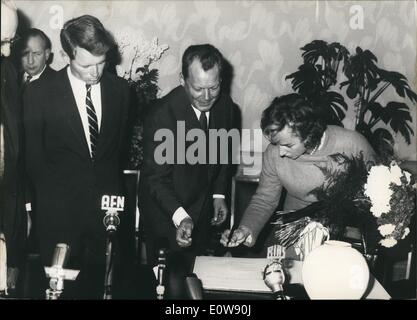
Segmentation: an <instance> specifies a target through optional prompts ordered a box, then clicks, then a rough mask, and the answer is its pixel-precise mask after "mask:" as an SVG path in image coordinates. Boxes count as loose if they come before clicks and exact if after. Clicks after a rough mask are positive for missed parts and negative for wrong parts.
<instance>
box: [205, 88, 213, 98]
mask: <svg viewBox="0 0 417 320" xmlns="http://www.w3.org/2000/svg"><path fill="white" fill-rule="evenodd" d="M210 98H211V94H210V90H209V89H205V90H204V99H206V100H210Z"/></svg>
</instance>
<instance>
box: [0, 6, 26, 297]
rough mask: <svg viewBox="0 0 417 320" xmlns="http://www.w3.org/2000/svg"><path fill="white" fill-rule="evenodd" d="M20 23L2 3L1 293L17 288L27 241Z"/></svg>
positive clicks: (0, 146) (13, 9)
mask: <svg viewBox="0 0 417 320" xmlns="http://www.w3.org/2000/svg"><path fill="white" fill-rule="evenodd" d="M17 24H18V18H17V10H16V7H15V6H14V4H13V3H12V2H11V1H7V0H1V105H0V234H1V233H4V236H1V235H0V242H1V243H0V247H1V248H3V254H4V250H5V246H4V239H5V242H6V244H7V260H6V261H5V259H2V260H1V261H0V264H1V265H0V269H2V268H3V270H4V269H5V267H6V266H7V283H6V284H5V281H4V271H3V273H1V270H0V291H1V290H3V291H4V290H7V289H15V287H16V282H17V277H18V270H19V269H18V267H19V265H20V264H21V262H22V259H21V258H22V257H23V252H24V250H23V248H24V241H25V232H24V226H25V220H24V219H25V210H24V200H23V199H24V198H23V192H22V185H23V184H22V172H23V167H22V166H21V163H22V153H21V150H22V130H21V103H20V96H19V88H18V84H17V74H16V70H15V69H14V67H13V65H12V63H11V62H10V61H9V59H7V57H8V56H9V55H10V52H11V47H12V45H13V44H14V43H15V41H16V40H17V37H16V29H17ZM1 239H3V240H1ZM0 251H1V249H0ZM0 255H1V252H0ZM2 277H3V279H2Z"/></svg>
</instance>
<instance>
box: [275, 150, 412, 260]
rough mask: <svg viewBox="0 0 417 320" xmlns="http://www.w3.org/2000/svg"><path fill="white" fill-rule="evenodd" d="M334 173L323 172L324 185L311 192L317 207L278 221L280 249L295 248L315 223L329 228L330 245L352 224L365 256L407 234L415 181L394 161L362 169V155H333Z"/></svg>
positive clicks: (311, 207) (280, 218)
mask: <svg viewBox="0 0 417 320" xmlns="http://www.w3.org/2000/svg"><path fill="white" fill-rule="evenodd" d="M330 158H331V159H332V160H333V161H336V162H337V163H338V164H339V165H341V166H339V167H338V168H336V169H335V168H327V167H325V168H321V167H319V168H320V169H321V170H322V172H323V174H324V176H325V182H324V183H323V185H322V186H320V187H318V188H316V189H314V190H312V191H310V194H312V195H314V196H316V198H317V200H318V201H317V202H314V203H312V204H310V205H309V206H307V207H305V208H303V209H300V210H297V211H294V212H291V213H287V214H285V215H283V214H279V215H277V221H276V222H275V223H274V224H276V229H277V231H275V237H276V239H277V240H278V241H279V243H280V244H283V245H285V244H288V243H289V244H293V243H296V241H297V238H299V237H300V234H301V230H302V229H301V228H305V225H306V223H302V222H303V221H307V222H310V221H317V222H320V223H322V224H323V226H324V227H326V228H329V231H330V237H331V238H332V239H342V240H343V238H344V234H345V230H346V226H350V224H349V223H351V222H352V221H354V223H355V225H354V226H356V227H358V228H359V229H360V231H361V234H362V239H363V249H364V251H365V252H364V253H365V254H367V251H373V250H375V249H376V246H377V245H378V244H379V245H381V246H383V247H387V248H391V247H393V246H395V245H396V244H397V242H398V241H399V240H401V239H404V238H405V237H406V236H407V235H408V234H409V233H410V229H409V225H410V220H411V217H412V216H413V214H415V212H416V189H417V188H416V185H415V181H414V177H413V176H412V175H411V174H410V173H408V172H407V171H405V170H402V169H401V168H400V167H399V165H398V164H397V163H396V162H395V161H394V162H391V163H389V164H382V163H379V164H375V163H365V161H364V159H363V155H359V156H355V157H348V156H346V155H343V154H335V155H331V156H330Z"/></svg>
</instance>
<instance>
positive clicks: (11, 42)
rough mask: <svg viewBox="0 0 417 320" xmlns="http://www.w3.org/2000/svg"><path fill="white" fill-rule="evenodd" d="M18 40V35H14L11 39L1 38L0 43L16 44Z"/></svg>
mask: <svg viewBox="0 0 417 320" xmlns="http://www.w3.org/2000/svg"><path fill="white" fill-rule="evenodd" d="M19 40H20V36H18V35H15V36H14V37H13V38H12V39H8V40H2V41H1V45H2V46H3V45H6V44H10V45H11V46H12V45H14V44H16V42H17V41H19Z"/></svg>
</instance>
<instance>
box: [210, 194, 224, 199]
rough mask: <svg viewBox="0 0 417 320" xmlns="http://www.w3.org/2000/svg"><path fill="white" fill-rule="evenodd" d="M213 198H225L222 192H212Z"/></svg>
mask: <svg viewBox="0 0 417 320" xmlns="http://www.w3.org/2000/svg"><path fill="white" fill-rule="evenodd" d="M213 199H226V197H225V195H224V194H213Z"/></svg>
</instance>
